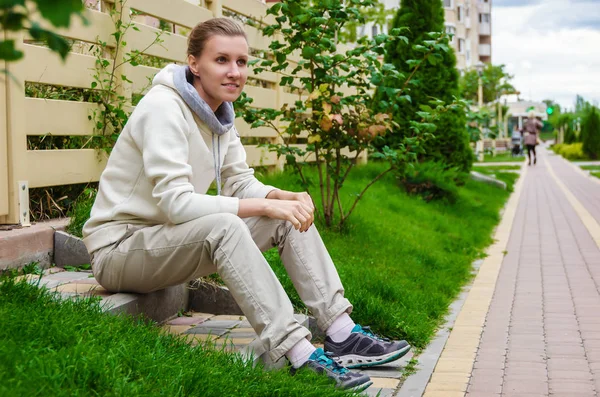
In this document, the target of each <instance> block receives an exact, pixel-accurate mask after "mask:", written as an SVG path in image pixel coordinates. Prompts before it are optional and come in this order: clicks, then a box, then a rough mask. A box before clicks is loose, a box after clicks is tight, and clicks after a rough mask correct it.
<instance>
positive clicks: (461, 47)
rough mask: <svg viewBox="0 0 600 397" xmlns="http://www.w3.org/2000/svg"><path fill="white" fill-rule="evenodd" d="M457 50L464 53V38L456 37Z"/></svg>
mask: <svg viewBox="0 0 600 397" xmlns="http://www.w3.org/2000/svg"><path fill="white" fill-rule="evenodd" d="M458 52H459V53H460V54H464V53H465V39H458Z"/></svg>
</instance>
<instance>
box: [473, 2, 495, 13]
mask: <svg viewBox="0 0 600 397" xmlns="http://www.w3.org/2000/svg"><path fill="white" fill-rule="evenodd" d="M477 8H478V9H479V12H482V13H486V14H489V13H490V12H491V10H492V7H491V5H490V3H489V2H483V1H479V4H478V5H477Z"/></svg>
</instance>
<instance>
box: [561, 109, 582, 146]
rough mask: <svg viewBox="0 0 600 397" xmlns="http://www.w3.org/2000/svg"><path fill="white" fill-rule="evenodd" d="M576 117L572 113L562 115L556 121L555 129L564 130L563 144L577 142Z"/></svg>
mask: <svg viewBox="0 0 600 397" xmlns="http://www.w3.org/2000/svg"><path fill="white" fill-rule="evenodd" d="M575 123H576V117H575V115H574V114H573V113H562V114H561V115H560V116H559V117H558V118H557V121H556V128H561V127H562V128H563V129H564V143H575V142H577V134H576V133H575Z"/></svg>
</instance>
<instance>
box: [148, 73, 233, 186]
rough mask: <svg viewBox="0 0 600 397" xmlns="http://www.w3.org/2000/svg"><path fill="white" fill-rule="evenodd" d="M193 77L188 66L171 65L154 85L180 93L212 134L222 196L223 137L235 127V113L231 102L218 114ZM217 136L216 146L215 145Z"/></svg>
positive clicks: (219, 110) (223, 104) (153, 82)
mask: <svg viewBox="0 0 600 397" xmlns="http://www.w3.org/2000/svg"><path fill="white" fill-rule="evenodd" d="M192 82H193V75H192V72H191V71H190V69H189V67H188V66H180V65H175V64H171V65H168V66H166V67H165V68H163V69H162V70H161V71H160V72H158V73H157V74H156V76H154V80H152V85H153V86H155V85H165V86H167V87H169V88H172V89H174V90H175V91H177V92H178V93H179V95H180V96H181V98H182V99H183V100H184V102H185V103H186V104H187V105H188V106H189V107H190V109H192V111H193V112H194V113H195V114H196V115H197V116H198V117H199V118H200V120H202V121H203V122H204V123H205V124H206V125H207V126H208V128H209V129H210V131H211V132H212V147H213V164H214V169H215V180H216V185H217V195H218V196H220V195H221V139H220V138H221V135H223V134H225V133H226V132H227V131H229V130H230V129H231V128H232V127H233V122H234V120H235V112H234V111H233V104H232V103H231V102H223V103H222V104H221V106H219V108H218V109H217V111H216V112H213V111H212V109H211V108H210V106H208V104H207V103H206V102H205V101H204V99H202V98H201V97H200V95H199V94H198V91H196V88H194V86H193V85H192ZM215 136H216V137H217V139H216V144H215Z"/></svg>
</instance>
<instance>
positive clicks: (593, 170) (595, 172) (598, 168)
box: [575, 163, 600, 178]
mask: <svg viewBox="0 0 600 397" xmlns="http://www.w3.org/2000/svg"><path fill="white" fill-rule="evenodd" d="M575 165H577V163H575ZM579 167H580V168H581V169H582V170H586V171H590V175H591V176H595V177H596V178H600V165H580V166H579Z"/></svg>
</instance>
